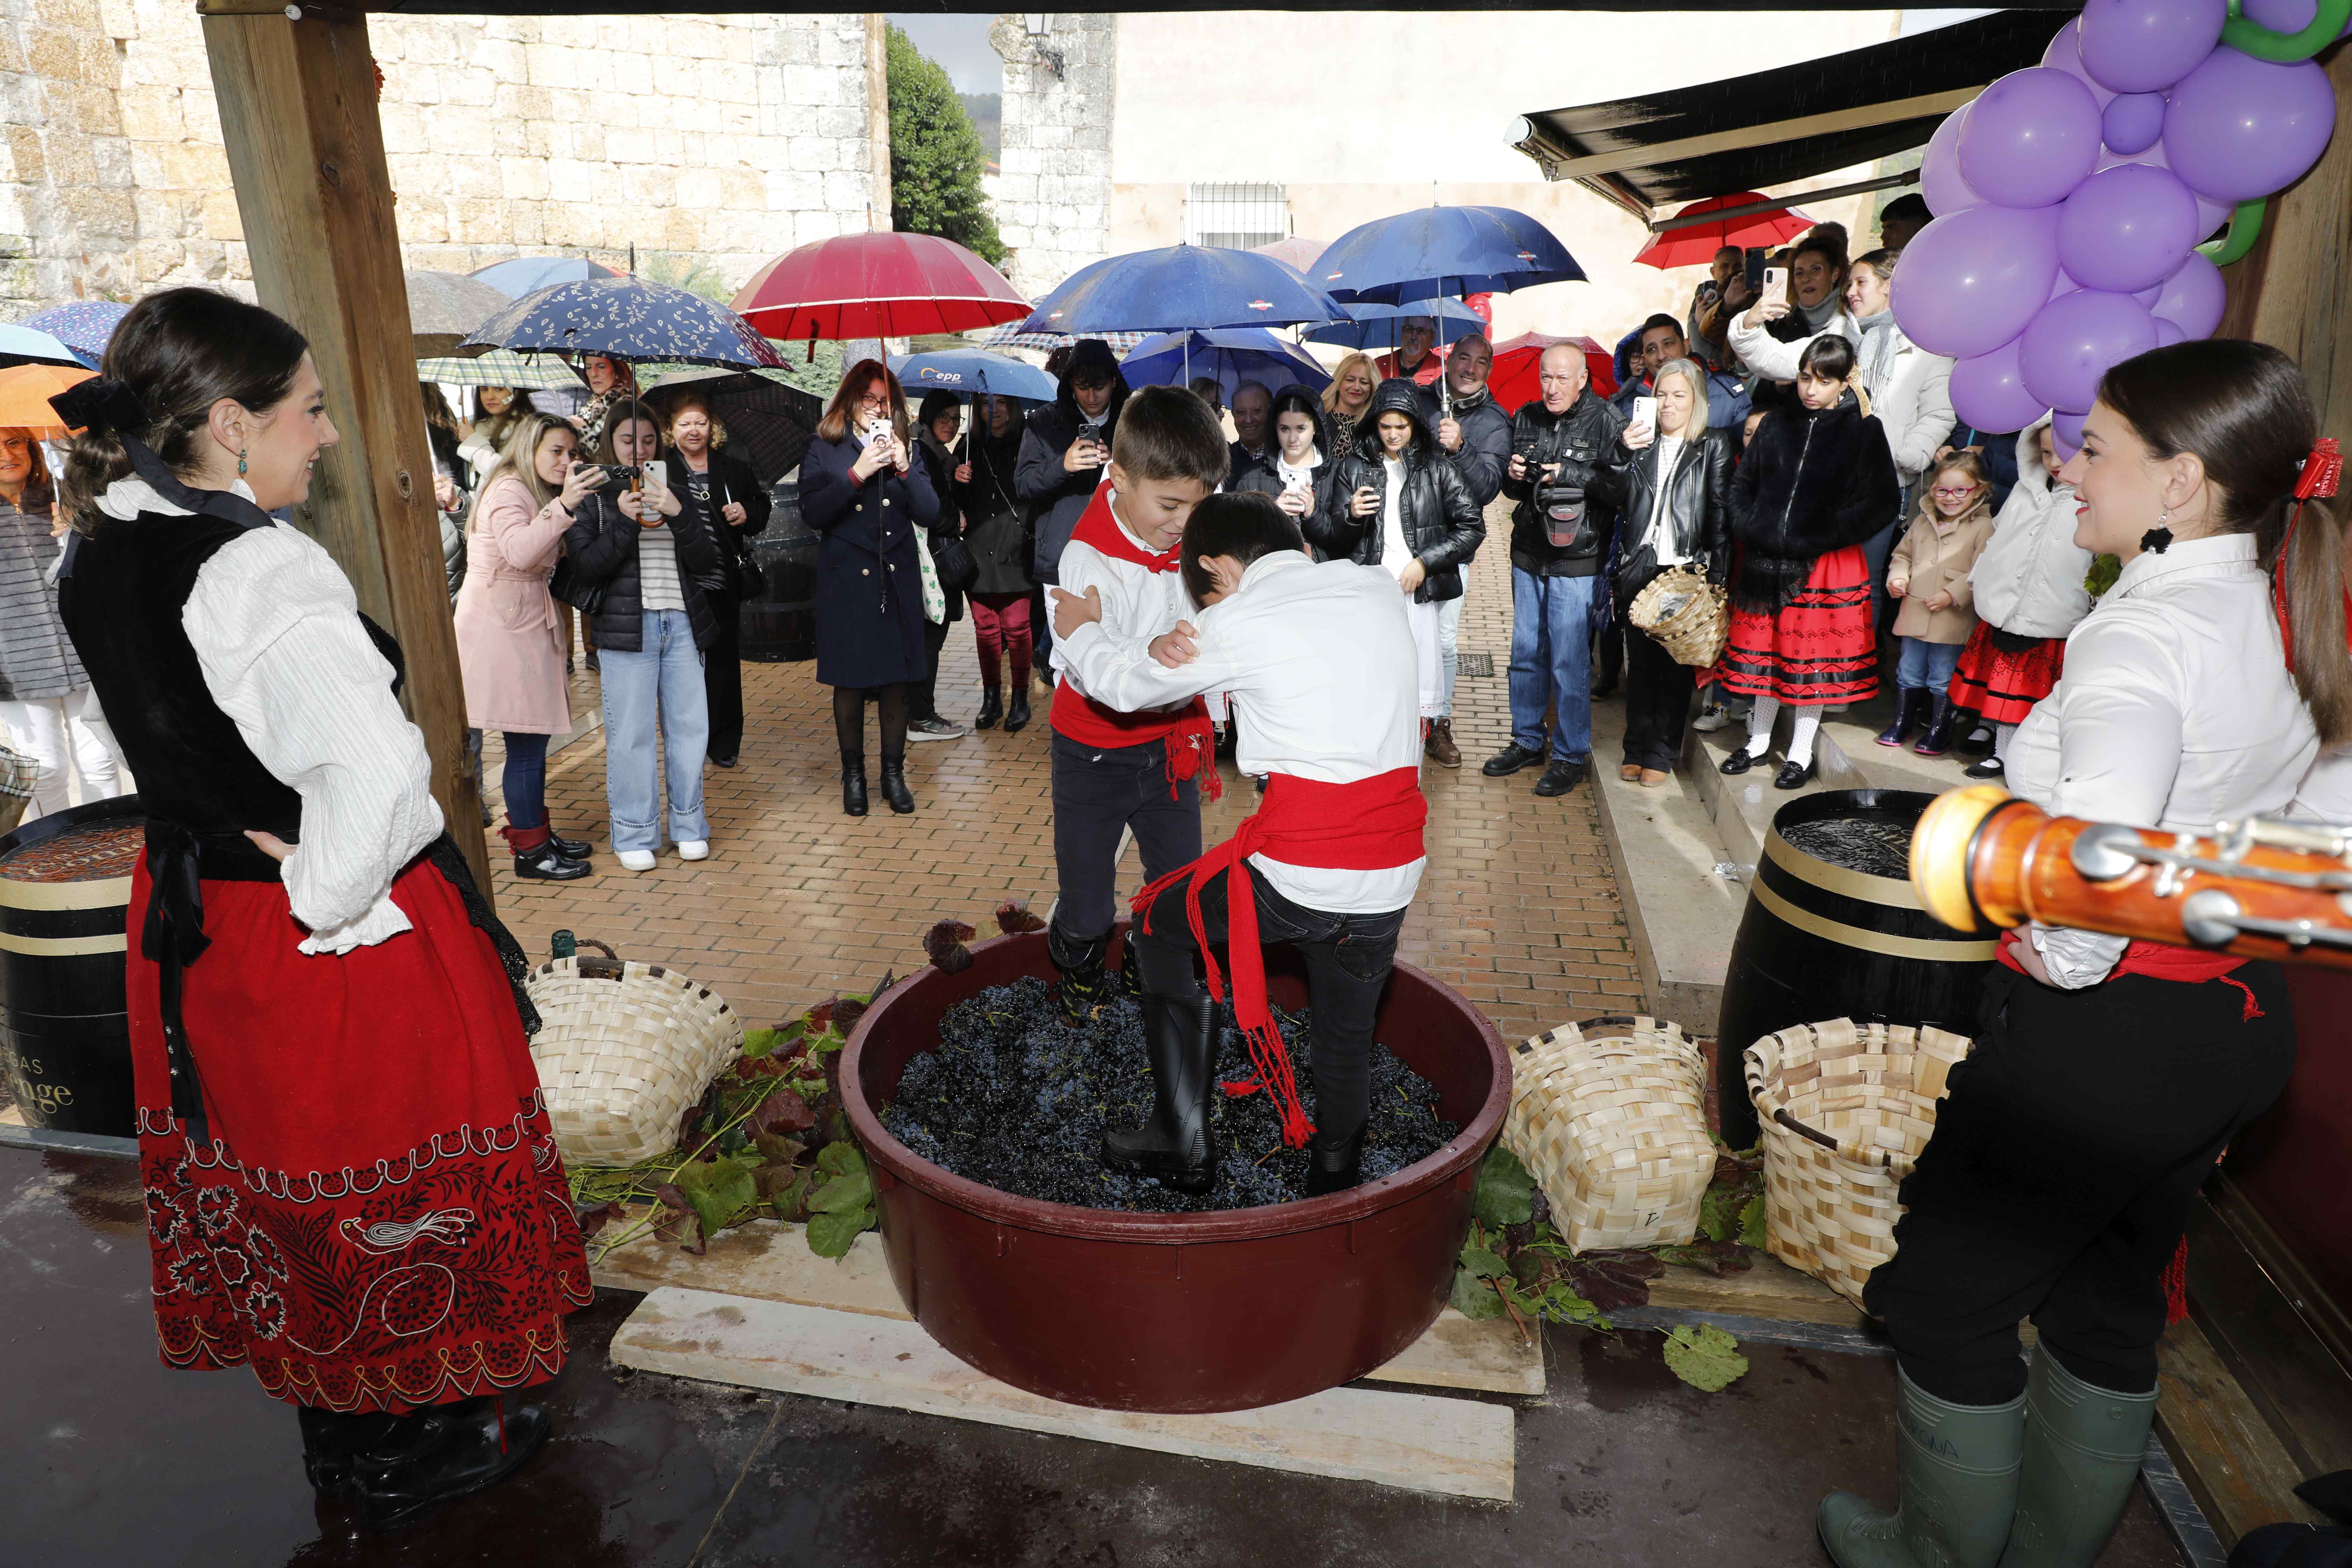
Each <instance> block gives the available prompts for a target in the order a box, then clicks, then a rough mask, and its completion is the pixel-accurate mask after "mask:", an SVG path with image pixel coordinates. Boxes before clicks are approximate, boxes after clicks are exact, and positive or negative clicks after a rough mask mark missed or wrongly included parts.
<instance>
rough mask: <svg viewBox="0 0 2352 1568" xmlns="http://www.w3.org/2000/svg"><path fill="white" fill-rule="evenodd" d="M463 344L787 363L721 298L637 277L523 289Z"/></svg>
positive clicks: (754, 364)
mask: <svg viewBox="0 0 2352 1568" xmlns="http://www.w3.org/2000/svg"><path fill="white" fill-rule="evenodd" d="M460 346H461V347H462V348H477V347H488V348H500V349H515V350H518V351H530V350H534V349H535V350H538V351H539V352H541V353H564V354H611V355H613V356H614V357H615V358H617V359H625V360H631V361H643V360H661V361H667V362H670V363H680V364H717V365H742V366H747V367H750V368H753V369H759V368H763V367H764V368H769V369H779V370H780V369H782V367H783V363H784V360H783V356H782V354H780V353H777V352H776V348H775V345H774V344H773V343H771V342H768V340H767V339H765V338H763V337H761V335H760V334H759V332H758V331H757V330H755V329H754V328H753V327H752V325H751V322H749V321H745V320H744V319H743V318H742V317H740V316H739V315H737V314H736V313H735V312H734V311H732V310H729V309H728V308H727V307H726V306H724V305H721V304H719V303H718V302H717V301H715V300H706V299H704V298H703V297H702V296H701V295H699V294H689V293H688V292H687V291H686V290H685V289H673V288H671V287H670V286H669V285H667V284H666V283H648V282H646V280H645V279H642V278H591V279H586V280H584V281H583V282H578V283H558V284H556V285H554V286H553V287H552V288H548V289H541V290H540V291H539V292H537V293H536V294H526V295H524V296H523V297H522V298H521V299H520V300H516V301H515V302H514V303H513V304H511V305H509V306H508V307H507V308H506V309H505V310H500V311H499V313H498V314H497V315H495V316H492V317H491V318H490V319H489V320H488V321H484V322H483V323H482V324H481V326H480V327H478V329H476V330H475V332H474V335H473V336H472V337H470V338H467V340H466V342H464V343H463V344H461V345H460Z"/></svg>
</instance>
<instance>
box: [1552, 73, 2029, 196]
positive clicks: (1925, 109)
mask: <svg viewBox="0 0 2352 1568" xmlns="http://www.w3.org/2000/svg"><path fill="white" fill-rule="evenodd" d="M1983 90H1984V89H1983V88H1982V87H1980V86H1979V87H1960V88H1954V89H1952V90H1950V91H1949V92H1930V93H1924V94H1922V95H1921V96H1919V97H1917V98H1898V99H1893V100H1889V101H1887V102H1885V103H1864V104H1857V105H1855V106H1854V107H1853V108H1852V109H1833V110H1829V111H1828V112H1826V113H1823V114H1805V115H1800V116H1799V117H1797V118H1796V119H1794V120H1775V121H1769V122H1768V123H1766V124H1763V125H1742V126H1738V127H1736V128H1734V129H1732V130H1729V131H1710V132H1707V133H1706V135H1704V136H1685V137H1681V138H1679V139H1677V140H1675V141H1672V142H1651V143H1650V144H1649V145H1647V146H1645V147H1620V148H1618V149H1617V150H1616V151H1615V152H1613V153H1590V154H1588V155H1586V156H1584V157H1580V158H1562V159H1560V160H1559V162H1557V163H1554V162H1552V161H1550V160H1549V159H1548V158H1547V159H1541V160H1539V161H1540V162H1542V163H1543V165H1544V177H1545V178H1546V179H1551V180H1575V179H1581V178H1583V177H1584V176H1585V175H1588V174H1615V173H1616V172H1617V171H1618V170H1620V169H1641V168H1647V167H1649V166H1650V165H1652V164H1654V163H1680V162H1683V161H1685V160H1687V159H1692V158H1704V157H1706V156H1708V155H1709V154H1711V153H1729V152H1733V151H1736V150H1737V149H1739V148H1742V147H1771V146H1777V145H1778V144H1780V142H1795V141H1799V140H1801V139H1802V138H1804V137H1807V136H1827V135H1830V134H1832V133H1833V132H1840V131H1867V130H1869V129H1870V128H1871V127H1872V126H1874V125H1896V124H1900V123H1901V122H1902V121H1906V120H1924V119H1926V118H1927V116H1928V115H1931V114H1949V113H1950V112H1951V111H1952V110H1955V109H1958V108H1959V107H1960V105H1962V104H1964V103H1967V102H1968V101H1969V100H1971V99H1973V98H1975V97H1976V96H1977V94H1979V93H1980V92H1982V91H1983ZM1530 130H1532V127H1530ZM1531 139H1532V140H1534V141H1537V142H1542V144H1543V145H1544V146H1545V147H1546V148H1547V149H1549V145H1550V144H1549V142H1543V140H1542V138H1541V137H1540V136H1536V137H1533V138H1531ZM1522 150H1525V149H1524V147H1523V149H1522ZM1533 155H1534V154H1533V153H1530V156H1533Z"/></svg>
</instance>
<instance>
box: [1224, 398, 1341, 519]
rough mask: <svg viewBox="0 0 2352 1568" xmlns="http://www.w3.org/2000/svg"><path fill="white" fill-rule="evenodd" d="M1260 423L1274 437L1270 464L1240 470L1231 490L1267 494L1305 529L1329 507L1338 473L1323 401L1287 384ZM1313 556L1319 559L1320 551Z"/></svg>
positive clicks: (1269, 456)
mask: <svg viewBox="0 0 2352 1568" xmlns="http://www.w3.org/2000/svg"><path fill="white" fill-rule="evenodd" d="M1366 401H1367V402H1369V401H1370V398H1369V397H1367V399H1366ZM1265 422H1266V428H1267V429H1268V430H1270V431H1272V432H1273V439H1274V448H1273V450H1272V451H1271V452H1270V453H1269V454H1268V459H1269V460H1268V461H1266V462H1265V463H1262V464H1260V465H1258V466H1256V467H1255V468H1248V469H1246V470H1244V472H1243V473H1242V475H1241V477H1240V478H1238V479H1235V480H1234V485H1233V488H1234V489H1235V490H1258V491H1262V492H1264V493H1265V494H1266V495H1270V496H1272V497H1273V498H1274V504H1275V505H1276V506H1278V507H1280V508H1281V509H1282V510H1283V511H1284V513H1285V514H1286V516H1288V517H1289V518H1290V519H1291V521H1294V522H1297V524H1298V525H1299V527H1300V529H1301V530H1302V531H1304V529H1305V528H1306V526H1307V520H1308V519H1309V518H1318V517H1320V516H1322V515H1323V511H1324V509H1325V508H1327V507H1328V506H1329V505H1330V502H1331V487H1332V485H1333V484H1334V483H1335V482H1337V480H1338V477H1339V460H1338V459H1337V458H1334V457H1333V456H1332V455H1331V437H1330V432H1329V431H1328V429H1327V428H1326V426H1325V425H1324V421H1323V404H1322V401H1321V399H1319V398H1318V397H1317V396H1316V395H1315V394H1314V393H1313V392H1311V391H1309V390H1307V388H1306V387H1304V386H1296V385H1293V386H1286V387H1284V388H1283V389H1282V390H1281V391H1280V392H1277V393H1276V394H1275V395H1274V411H1273V412H1272V413H1270V414H1268V415H1267V416H1265ZM1317 556H1318V559H1321V552H1319V551H1318V552H1317Z"/></svg>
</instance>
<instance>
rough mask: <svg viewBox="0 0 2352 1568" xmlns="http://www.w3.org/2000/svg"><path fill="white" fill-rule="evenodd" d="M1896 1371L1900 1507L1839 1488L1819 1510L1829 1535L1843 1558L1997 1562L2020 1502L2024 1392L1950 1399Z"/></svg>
mask: <svg viewBox="0 0 2352 1568" xmlns="http://www.w3.org/2000/svg"><path fill="white" fill-rule="evenodd" d="M1895 1375H1896V1376H1897V1378H1899V1379H1900V1381H1901V1384H1902V1391H1901V1395H1900V1398H1899V1401H1898V1403H1897V1404H1896V1405H1895V1437H1896V1441H1897V1444H1898V1447H1897V1448H1896V1451H1895V1494H1896V1508H1895V1511H1894V1512H1893V1513H1891V1514H1885V1513H1879V1512H1877V1511H1875V1510H1873V1509H1872V1508H1871V1506H1870V1505H1869V1504H1868V1503H1866V1502H1864V1501H1863V1500H1862V1499H1860V1498H1858V1497H1855V1496H1854V1495H1853V1493H1852V1492H1832V1493H1831V1494H1830V1495H1829V1496H1828V1497H1826V1498H1823V1499H1822V1507H1821V1513H1820V1515H1819V1518H1818V1524H1819V1527H1820V1530H1821V1532H1822V1545H1824V1546H1826V1547H1828V1548H1829V1551H1830V1556H1831V1557H1832V1558H1833V1559H1834V1560H1835V1561H1836V1562H1837V1564H1838V1568H1995V1565H1996V1564H1997V1563H2001V1562H2002V1558H2001V1549H2002V1547H2003V1546H2004V1545H2006V1544H2007V1542H2008V1541H2009V1521H2010V1517H2011V1514H2013V1513H2014V1512H2015V1511H2016V1510H2017V1467H2018V1460H2019V1457H2020V1455H2021V1453H2022V1451H2023V1449H2024V1446H2025V1396H2024V1395H2023V1394H2019V1395H2018V1396H2017V1397H2016V1398H2015V1399H2012V1400H2011V1401H2010V1402H2009V1403H2008V1404H2006V1405H1948V1404H1946V1403H1945V1402H1944V1401H1942V1400H1940V1399H1938V1398H1937V1397H1936V1396H1935V1395H1934V1394H1928V1393H1927V1392H1925V1391H1924V1390H1922V1389H1921V1388H1920V1387H1919V1386H1918V1385H1917V1384H1915V1383H1913V1382H1912V1381H1911V1380H1910V1379H1909V1378H1908V1377H1905V1376H1903V1374H1902V1373H1899V1372H1898V1373H1896V1374H1895Z"/></svg>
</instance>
